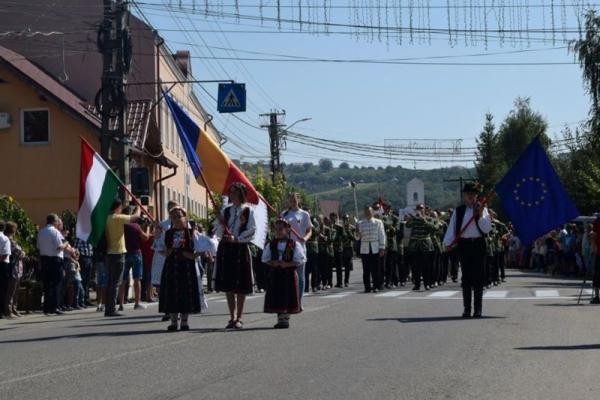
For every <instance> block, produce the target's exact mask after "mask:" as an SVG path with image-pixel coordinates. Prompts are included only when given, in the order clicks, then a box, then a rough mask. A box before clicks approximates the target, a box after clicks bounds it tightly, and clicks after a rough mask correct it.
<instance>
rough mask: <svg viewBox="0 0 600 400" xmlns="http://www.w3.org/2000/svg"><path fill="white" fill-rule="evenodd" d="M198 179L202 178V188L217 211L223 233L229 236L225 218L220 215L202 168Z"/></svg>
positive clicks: (229, 232)
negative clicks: (223, 229)
mask: <svg viewBox="0 0 600 400" xmlns="http://www.w3.org/2000/svg"><path fill="white" fill-rule="evenodd" d="M200 179H202V183H203V184H204V188H205V189H206V193H208V197H209V198H210V202H211V203H212V206H213V208H214V209H215V210H216V213H217V218H218V219H219V222H220V223H221V225H223V228H225V233H226V234H227V235H229V236H231V231H230V230H229V227H228V226H227V223H226V222H225V219H224V218H223V216H222V215H221V211H220V210H219V206H218V204H217V202H216V200H215V198H214V196H213V193H212V190H210V186H208V182H206V178H205V177H204V172H203V171H202V170H200Z"/></svg>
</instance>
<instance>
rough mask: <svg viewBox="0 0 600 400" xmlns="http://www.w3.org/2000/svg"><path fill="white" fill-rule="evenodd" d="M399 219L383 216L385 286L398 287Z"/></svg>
mask: <svg viewBox="0 0 600 400" xmlns="http://www.w3.org/2000/svg"><path fill="white" fill-rule="evenodd" d="M399 224H400V219H399V218H398V217H397V216H396V215H394V214H393V213H388V214H386V215H384V216H383V227H384V229H385V236H386V239H387V248H386V251H385V264H384V269H383V271H384V273H383V275H384V277H385V286H386V287H388V288H389V287H390V285H394V286H398V281H399V279H398V240H397V239H398V228H399Z"/></svg>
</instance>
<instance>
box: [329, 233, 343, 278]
mask: <svg viewBox="0 0 600 400" xmlns="http://www.w3.org/2000/svg"><path fill="white" fill-rule="evenodd" d="M331 229H332V231H333V265H332V266H333V268H335V278H336V279H335V283H336V284H335V286H336V287H339V288H341V287H343V276H342V269H343V255H344V254H343V253H344V236H345V231H344V226H343V225H340V224H339V223H335V224H333V225H331ZM332 279H333V278H332Z"/></svg>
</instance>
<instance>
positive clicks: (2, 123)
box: [0, 112, 11, 129]
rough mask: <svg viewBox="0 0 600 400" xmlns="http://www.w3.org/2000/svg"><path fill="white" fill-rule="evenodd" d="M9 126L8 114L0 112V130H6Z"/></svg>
mask: <svg viewBox="0 0 600 400" xmlns="http://www.w3.org/2000/svg"><path fill="white" fill-rule="evenodd" d="M10 126H11V121H10V114H9V113H7V112H0V129H8V128H10Z"/></svg>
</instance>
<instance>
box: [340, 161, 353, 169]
mask: <svg viewBox="0 0 600 400" xmlns="http://www.w3.org/2000/svg"><path fill="white" fill-rule="evenodd" d="M339 168H340V169H350V164H348V163H347V162H345V161H344V162H343V163H341V164H340V166H339Z"/></svg>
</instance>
